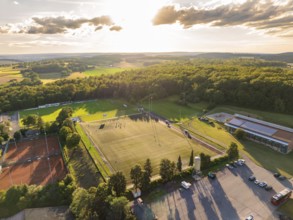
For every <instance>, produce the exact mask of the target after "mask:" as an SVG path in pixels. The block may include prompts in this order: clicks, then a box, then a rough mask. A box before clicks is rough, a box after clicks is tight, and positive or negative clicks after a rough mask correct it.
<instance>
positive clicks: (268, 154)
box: [183, 118, 293, 177]
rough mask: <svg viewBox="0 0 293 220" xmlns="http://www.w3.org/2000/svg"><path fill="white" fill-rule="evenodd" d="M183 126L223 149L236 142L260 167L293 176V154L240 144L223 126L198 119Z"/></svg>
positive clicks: (247, 142) (250, 144)
mask: <svg viewBox="0 0 293 220" xmlns="http://www.w3.org/2000/svg"><path fill="white" fill-rule="evenodd" d="M183 126H184V127H185V128H187V129H188V130H190V131H192V132H194V133H195V134H198V136H199V137H200V138H202V139H204V140H208V141H210V142H211V143H216V144H218V145H221V146H223V147H228V146H229V145H230V143H231V142H235V143H237V145H238V147H239V149H240V150H241V151H242V152H244V153H245V154H246V155H247V156H249V157H250V158H251V159H252V160H253V161H254V162H255V163H257V164H258V165H260V166H262V167H264V168H266V169H268V170H271V171H278V172H280V173H281V174H282V175H285V176H287V177H292V176H293V166H292V161H293V152H292V153H290V154H289V155H283V154H281V153H278V152H276V151H274V150H272V149H271V148H269V147H267V146H264V145H261V144H258V143H254V142H252V141H248V140H246V141H241V142H240V141H238V140H237V139H236V138H235V137H234V136H233V135H231V134H230V133H229V132H227V131H226V130H225V128H224V127H223V126H222V125H219V124H217V123H215V126H211V125H209V124H208V123H205V122H202V121H199V120H198V119H197V118H194V119H193V120H190V121H186V122H184V123H183ZM215 146H217V145H215Z"/></svg>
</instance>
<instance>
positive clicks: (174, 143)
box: [80, 115, 215, 180]
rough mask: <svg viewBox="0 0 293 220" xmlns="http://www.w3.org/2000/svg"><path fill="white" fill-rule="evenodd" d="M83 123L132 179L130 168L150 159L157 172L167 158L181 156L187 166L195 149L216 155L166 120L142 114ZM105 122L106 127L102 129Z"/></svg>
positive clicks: (108, 158)
mask: <svg viewBox="0 0 293 220" xmlns="http://www.w3.org/2000/svg"><path fill="white" fill-rule="evenodd" d="M80 124H81V126H82V128H83V129H84V130H85V132H86V133H87V135H88V136H89V137H90V139H91V140H92V142H94V145H95V146H98V148H99V149H100V150H101V151H102V153H103V155H104V156H105V157H106V158H107V160H108V162H109V163H110V164H111V166H112V167H113V169H114V170H115V171H122V172H123V173H124V174H125V175H126V176H127V178H128V180H129V172H130V169H131V168H132V167H133V166H134V165H136V164H140V165H141V166H143V164H144V163H145V160H146V159H147V158H150V160H151V162H152V166H153V170H154V173H153V174H154V175H155V174H158V173H159V164H160V161H161V160H162V159H164V158H167V159H170V160H171V161H174V162H177V159H178V156H179V155H180V156H181V158H182V162H183V166H187V165H188V162H189V158H190V153H191V150H192V149H193V150H194V155H198V154H199V153H200V152H204V153H207V154H209V155H211V156H214V155H215V153H214V152H212V151H210V150H209V149H207V148H205V147H203V146H201V145H199V144H197V143H195V142H193V141H191V140H190V139H188V138H186V137H185V136H184V135H183V134H182V133H181V132H178V131H175V130H173V129H172V128H168V127H167V126H166V124H165V123H162V122H156V121H154V120H148V118H145V117H141V115H139V116H131V117H120V118H117V119H113V120H105V121H99V122H91V123H80ZM102 124H104V127H103V128H100V127H101V125H102Z"/></svg>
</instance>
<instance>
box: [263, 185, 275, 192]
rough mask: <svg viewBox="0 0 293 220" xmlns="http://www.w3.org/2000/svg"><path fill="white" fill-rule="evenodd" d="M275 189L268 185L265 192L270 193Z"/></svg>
mask: <svg viewBox="0 0 293 220" xmlns="http://www.w3.org/2000/svg"><path fill="white" fill-rule="evenodd" d="M272 189H273V187H272V186H269V185H267V186H266V187H265V190H266V191H270V190H272Z"/></svg>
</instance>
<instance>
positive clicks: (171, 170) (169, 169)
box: [160, 159, 176, 182]
mask: <svg viewBox="0 0 293 220" xmlns="http://www.w3.org/2000/svg"><path fill="white" fill-rule="evenodd" d="M175 171H176V165H175V163H174V162H171V161H170V160H168V159H162V160H161V163H160V176H161V178H162V180H163V182H167V181H169V180H171V179H172V178H173V176H174V175H175Z"/></svg>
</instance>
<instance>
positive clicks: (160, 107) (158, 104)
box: [143, 96, 207, 122]
mask: <svg viewBox="0 0 293 220" xmlns="http://www.w3.org/2000/svg"><path fill="white" fill-rule="evenodd" d="M176 100H177V98H176V97H175V96H174V97H170V98H167V99H163V100H156V101H152V102H151V103H149V102H148V101H145V102H144V103H143V106H144V108H145V109H146V110H148V109H149V107H150V108H151V111H152V112H155V113H157V114H158V115H161V116H164V117H165V118H168V119H169V120H170V121H174V122H179V121H186V120H189V119H191V118H192V117H194V116H198V115H202V114H203V110H204V109H205V108H206V106H207V105H206V104H205V103H196V104H189V105H188V106H183V105H179V104H177V103H176Z"/></svg>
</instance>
